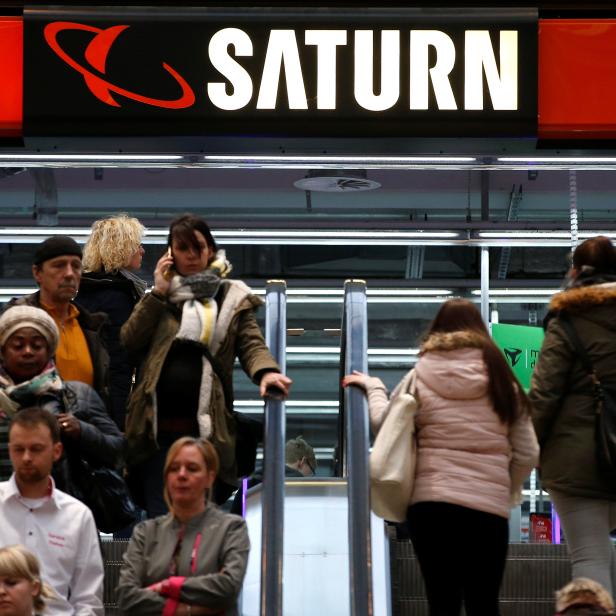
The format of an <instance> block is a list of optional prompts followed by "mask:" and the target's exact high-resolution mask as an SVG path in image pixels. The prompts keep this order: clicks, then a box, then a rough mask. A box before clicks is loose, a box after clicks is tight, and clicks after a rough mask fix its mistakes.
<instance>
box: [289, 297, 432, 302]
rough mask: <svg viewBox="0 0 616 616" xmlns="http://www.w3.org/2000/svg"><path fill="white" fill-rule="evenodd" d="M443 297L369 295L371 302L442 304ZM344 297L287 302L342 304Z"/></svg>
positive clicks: (297, 298)
mask: <svg viewBox="0 0 616 616" xmlns="http://www.w3.org/2000/svg"><path fill="white" fill-rule="evenodd" d="M442 301H443V298H442V297H438V296H434V297H433V296H419V295H417V296H413V297H368V298H367V302H368V303H369V304H420V303H422V304H440V303H441V302H442ZM343 302H344V298H343V297H289V298H287V304H342V303H343Z"/></svg>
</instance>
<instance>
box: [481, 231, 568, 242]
mask: <svg viewBox="0 0 616 616" xmlns="http://www.w3.org/2000/svg"><path fill="white" fill-rule="evenodd" d="M477 235H478V236H479V237H484V238H486V239H503V240H507V239H529V240H531V239H545V238H554V239H564V240H566V239H570V238H571V233H570V232H569V231H480V232H479V233H478V234H477Z"/></svg>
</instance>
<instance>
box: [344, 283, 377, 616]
mask: <svg viewBox="0 0 616 616" xmlns="http://www.w3.org/2000/svg"><path fill="white" fill-rule="evenodd" d="M340 348H341V353H342V356H341V365H343V366H344V372H345V374H351V373H352V372H353V370H359V371H360V372H364V373H365V372H367V371H368V310H367V300H366V283H365V282H364V281H363V280H347V281H346V282H345V284H344V314H343V318H342V336H341V341H340ZM342 400H343V404H342V408H341V414H342V422H343V424H344V428H343V430H342V431H341V434H342V436H343V438H344V441H341V442H340V457H341V460H342V465H341V467H342V471H343V475H346V477H347V483H348V507H349V568H350V571H349V579H350V603H351V616H371V615H372V613H373V610H372V553H371V551H372V544H371V535H370V483H369V464H368V448H369V435H368V405H367V402H366V397H365V395H364V394H363V392H361V391H360V390H359V389H358V388H356V387H347V388H346V389H345V390H344V395H343V397H342Z"/></svg>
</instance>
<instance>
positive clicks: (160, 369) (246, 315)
mask: <svg viewBox="0 0 616 616" xmlns="http://www.w3.org/2000/svg"><path fill="white" fill-rule="evenodd" d="M167 245H168V250H167V252H166V253H165V254H164V255H163V256H162V257H161V258H160V259H159V260H158V263H157V264H156V269H155V270H154V288H153V289H152V292H151V293H149V294H148V295H146V297H144V298H143V299H142V300H141V301H140V302H139V304H137V306H136V307H135V310H134V311H133V313H132V315H131V317H130V318H129V320H128V321H127V322H126V323H125V324H124V326H123V327H122V333H121V337H122V343H123V344H124V345H125V347H126V348H127V350H128V351H129V352H130V353H133V354H135V355H138V356H139V357H138V359H142V360H143V361H142V363H141V366H142V369H141V370H140V373H139V374H138V378H137V382H136V387H135V389H134V390H133V392H132V394H131V397H130V400H129V403H128V417H127V422H126V435H127V438H128V442H129V454H128V460H129V464H130V465H131V466H132V467H133V468H132V469H131V473H132V475H133V485H135V484H136V485H139V486H140V489H142V490H143V491H144V493H143V499H142V501H143V504H144V506H145V509H146V511H147V513H148V516H149V517H154V516H157V515H162V514H164V513H165V512H166V511H167V507H166V505H165V502H164V499H163V494H162V488H161V486H162V475H163V465H164V460H165V456H166V453H167V451H168V450H169V447H170V446H171V443H173V442H174V441H175V440H176V439H177V438H179V437H181V436H201V437H202V438H207V439H208V440H210V441H211V442H212V444H213V445H214V447H215V448H216V450H217V452H218V455H219V457H220V471H219V473H218V480H217V483H216V485H215V486H214V500H215V501H217V502H224V501H225V500H226V499H227V497H228V496H229V495H230V494H231V492H232V491H233V490H234V489H235V488H236V487H237V480H238V475H239V473H241V474H244V473H245V474H248V473H249V472H250V469H242V468H240V469H238V465H237V459H236V440H237V422H236V419H235V417H234V415H233V399H232V395H233V394H232V392H233V383H232V378H233V364H234V361H235V358H236V357H237V358H238V359H239V361H240V363H241V365H242V368H243V369H244V371H245V372H246V374H247V375H248V376H249V377H250V378H251V379H252V381H253V382H254V383H256V384H258V385H259V393H260V395H261V396H264V395H265V393H266V391H267V390H268V388H278V389H279V390H281V392H282V393H283V394H284V395H286V394H287V393H288V390H289V386H290V385H291V380H290V379H289V378H288V377H286V376H285V375H283V374H280V368H279V367H278V364H277V363H276V361H275V360H274V358H273V357H272V355H271V353H270V352H269V350H268V348H267V346H266V345H265V341H264V339H263V335H262V333H261V330H260V329H259V326H258V324H257V321H256V317H255V309H256V308H257V307H258V306H260V305H261V304H262V301H261V300H260V299H259V298H258V297H257V296H255V295H253V293H252V291H251V290H250V288H249V287H248V286H247V285H245V284H244V283H243V282H241V281H239V280H230V279H228V278H227V276H228V275H229V273H230V271H231V265H230V263H229V262H228V261H227V259H226V257H225V253H224V251H222V250H218V247H217V246H216V242H215V241H214V238H213V237H212V234H211V232H210V229H209V227H208V225H207V223H206V222H205V220H203V219H202V218H199V217H198V216H194V215H192V214H185V215H183V216H180V217H179V218H176V219H175V220H173V221H172V222H171V226H170V229H169V237H168V241H167ZM246 470H248V472H246ZM135 480H136V481H135Z"/></svg>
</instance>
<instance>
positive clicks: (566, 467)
mask: <svg viewBox="0 0 616 616" xmlns="http://www.w3.org/2000/svg"><path fill="white" fill-rule="evenodd" d="M561 311H565V312H566V313H567V314H568V315H569V317H570V320H571V322H572V323H573V325H574V327H575V329H576V332H577V334H578V336H579V338H580V340H581V341H582V342H583V344H584V346H585V349H586V351H587V353H588V355H589V357H590V359H591V361H592V363H593V365H594V367H595V370H596V372H597V374H598V375H599V378H601V379H602V380H605V381H606V382H607V381H610V382H616V282H608V283H602V284H591V285H589V286H578V287H575V288H572V289H569V290H567V291H563V292H561V293H558V294H557V295H555V296H554V298H553V299H552V301H551V303H550V314H549V317H548V318H549V322H548V324H547V328H546V332H545V339H544V341H543V346H542V348H541V353H540V356H539V360H538V362H537V365H536V367H535V371H534V373H533V376H532V381H531V389H530V392H529V397H530V401H531V404H532V419H533V424H534V427H535V431H536V433H537V439H538V440H539V444H540V446H541V459H540V470H541V479H542V481H543V485H544V486H545V487H546V488H547V489H548V490H555V491H558V492H563V493H565V494H570V495H573V496H581V497H586V498H597V499H607V500H616V482H615V481H614V479H613V478H610V477H609V476H606V474H605V473H604V472H602V471H601V470H600V469H599V468H598V466H597V461H596V454H595V404H594V399H593V392H592V386H591V381H590V378H589V377H588V373H587V371H586V370H585V369H584V366H583V365H582V363H581V361H580V359H579V357H578V354H577V352H576V351H575V348H574V345H573V343H572V342H571V341H570V340H569V338H568V336H567V334H566V332H565V330H564V328H563V326H562V324H561V322H560V320H559V319H558V314H559V313H560V312H561Z"/></svg>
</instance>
